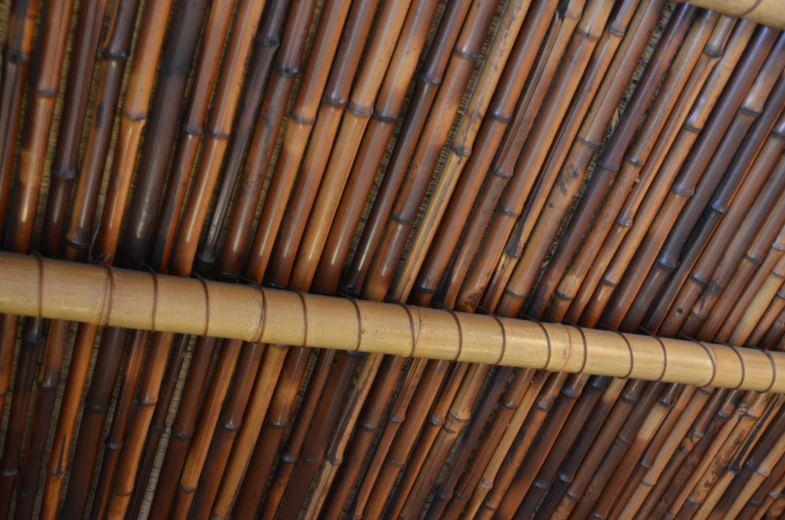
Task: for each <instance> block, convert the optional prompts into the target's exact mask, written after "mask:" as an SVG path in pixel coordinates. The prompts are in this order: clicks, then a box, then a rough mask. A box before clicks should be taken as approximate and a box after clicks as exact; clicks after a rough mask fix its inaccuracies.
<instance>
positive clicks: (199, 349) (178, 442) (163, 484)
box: [134, 337, 218, 518]
mask: <svg viewBox="0 0 785 520" xmlns="http://www.w3.org/2000/svg"><path fill="white" fill-rule="evenodd" d="M217 347H218V339H217V338H208V337H200V338H199V339H197V340H196V345H195V347H194V353H193V357H192V358H191V362H190V365H189V369H188V374H187V375H186V379H185V383H184V384H185V386H184V390H183V394H182V397H181V399H180V402H179V404H178V406H177V415H176V416H175V419H174V422H173V423H172V426H171V434H170V439H169V444H168V445H167V447H166V455H165V456H164V460H163V463H162V466H161V469H160V473H159V477H158V479H159V481H160V484H159V485H158V486H156V492H155V495H154V497H153V502H152V504H151V506H150V516H151V518H164V517H166V516H167V514H168V513H169V509H170V508H171V504H172V501H173V500H174V495H175V492H176V490H177V488H176V486H174V485H173V484H172V483H173V482H176V481H177V479H178V478H179V477H180V474H181V473H182V470H183V463H184V461H185V455H186V451H187V449H188V445H189V442H190V440H191V438H192V437H193V428H194V425H195V424H196V418H197V414H198V412H199V407H200V405H201V404H202V392H200V391H198V390H197V389H204V388H205V387H206V386H207V378H208V376H209V371H210V367H211V361H212V359H213V355H214V353H215V350H216V348H217ZM159 403H160V401H159ZM162 408H164V409H168V406H166V407H163V406H162ZM156 412H157V410H156ZM149 443H150V440H149V439H148V444H149ZM144 484H146V483H144ZM134 488H136V486H134ZM135 492H136V489H135Z"/></svg>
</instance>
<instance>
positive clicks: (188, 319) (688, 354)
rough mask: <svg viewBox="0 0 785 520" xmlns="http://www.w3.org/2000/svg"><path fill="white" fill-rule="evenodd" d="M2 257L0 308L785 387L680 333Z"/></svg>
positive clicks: (745, 359)
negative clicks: (542, 322) (619, 330)
mask: <svg viewBox="0 0 785 520" xmlns="http://www.w3.org/2000/svg"><path fill="white" fill-rule="evenodd" d="M0 266H2V267H3V269H2V270H0V273H1V274H0V276H1V277H0V283H2V285H1V287H3V291H2V295H3V296H2V299H0V306H1V307H0V309H1V310H2V311H3V312H16V313H20V314H22V315H26V316H39V315H40V316H43V317H45V318H52V319H60V320H73V321H81V322H85V323H93V324H108V325H111V326H120V327H126V328H132V329H142V330H153V329H155V330H158V331H167V332H177V333H184V334H200V335H215V336H218V337H228V338H236V339H244V340H248V341H253V340H259V341H263V342H265V343H280V344H295V345H297V344H300V345H303V344H304V345H306V346H319V347H321V348H327V347H332V348H336V349H340V350H353V349H354V350H357V346H358V343H359V347H360V348H359V351H361V352H386V353H390V354H399V355H404V356H414V357H430V358H433V359H448V360H462V361H472V362H483V361H485V362H489V363H492V364H496V363H498V364H501V365H507V366H523V367H527V366H529V367H533V368H544V369H546V370H551V371H554V370H560V371H565V372H586V373H605V374H606V375H614V376H629V377H631V378H638V379H648V380H662V381H666V382H680V383H685V384H698V385H701V386H720V387H723V386H728V387H736V386H737V385H739V383H741V387H740V388H749V389H753V390H759V391H767V390H768V391H771V392H775V393H776V392H780V391H782V390H783V389H785V379H783V377H781V372H780V371H779V370H778V371H777V373H776V374H774V373H773V368H774V367H780V365H781V364H785V359H783V358H785V355H781V354H779V353H772V354H771V355H767V354H764V353H763V352H760V351H755V350H749V349H742V348H733V347H727V346H722V345H712V344H701V345H696V344H695V343H693V342H686V341H680V340H671V339H663V340H662V344H661V343H660V341H657V340H655V339H653V338H651V337H647V336H632V335H626V337H627V338H628V341H629V344H630V345H627V341H624V339H623V338H622V337H621V336H620V335H619V334H616V333H609V332H603V331H594V330H590V329H584V330H583V335H582V334H581V333H580V332H579V329H577V328H576V327H568V326H564V325H547V326H545V331H547V337H546V335H545V334H544V332H543V329H541V328H540V327H539V326H538V325H536V324H533V323H530V322H525V321H517V320H510V319H508V318H498V319H497V318H495V317H492V316H481V315H468V314H460V315H459V314H451V313H449V312H446V311H439V310H431V309H420V308H416V307H401V306H398V305H393V304H380V303H373V302H362V301H356V302H352V301H351V300H344V299H336V298H330V297H323V296H313V295H299V296H298V295H297V294H296V293H290V292H286V291H278V290H272V289H265V290H260V289H259V288H253V287H248V286H240V285H227V284H220V283H217V282H204V283H202V282H200V281H197V280H190V279H182V278H175V277H169V276H156V277H153V276H152V275H151V274H149V273H137V272H133V271H126V270H121V269H114V270H108V269H106V268H103V267H95V266H89V265H82V264H71V263H67V262H60V261H54V260H37V259H35V258H31V257H25V256H20V255H13V254H7V253H3V254H2V255H0ZM153 280H155V283H153ZM42 281H43V284H42V283H41V282H42ZM208 308H209V312H208ZM394 309H398V310H394ZM358 314H359V321H358ZM415 317H416V319H415ZM410 320H411V321H410ZM339 325H340V326H339ZM360 325H361V326H360ZM412 327H414V329H413V330H414V335H412ZM347 330H355V331H356V332H357V333H356V334H348V333H347V332H346V331H347ZM381 330H384V331H387V333H386V334H383V335H381V334H380V333H379V331H381ZM205 332H206V334H205ZM584 336H585V338H586V340H585V346H584V341H583V339H582V338H583V337H584ZM548 339H550V345H551V348H550V350H549V349H548V348H547V343H548V341H547V340H548ZM663 345H664V349H663ZM413 347H414V348H413ZM549 352H550V354H549ZM737 354H738V355H737ZM665 356H667V360H668V363H667V366H665ZM631 359H632V361H633V363H630V361H631ZM742 365H743V366H744V369H742ZM630 369H631V370H630Z"/></svg>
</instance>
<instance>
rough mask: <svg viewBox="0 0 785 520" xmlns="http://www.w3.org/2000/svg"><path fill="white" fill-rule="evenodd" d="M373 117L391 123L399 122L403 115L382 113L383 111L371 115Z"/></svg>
mask: <svg viewBox="0 0 785 520" xmlns="http://www.w3.org/2000/svg"><path fill="white" fill-rule="evenodd" d="M371 117H372V118H374V119H376V120H377V121H381V122H382V123H389V124H393V125H394V124H397V123H398V121H400V120H401V116H396V115H389V116H388V115H386V114H382V113H381V112H374V113H373V115H372V116H371Z"/></svg>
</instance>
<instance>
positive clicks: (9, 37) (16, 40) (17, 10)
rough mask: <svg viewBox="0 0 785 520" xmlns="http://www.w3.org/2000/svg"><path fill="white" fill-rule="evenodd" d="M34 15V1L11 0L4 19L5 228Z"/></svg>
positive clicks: (0, 196) (0, 192) (0, 156)
mask: <svg viewBox="0 0 785 520" xmlns="http://www.w3.org/2000/svg"><path fill="white" fill-rule="evenodd" d="M37 14H38V0H15V1H14V2H13V4H12V5H11V11H10V14H9V19H8V33H7V34H6V41H5V45H4V46H3V54H4V58H3V69H2V71H3V74H2V83H0V99H2V100H3V102H2V106H1V107H0V229H5V228H4V227H3V224H4V223H5V215H6V206H7V205H8V198H9V194H10V193H9V192H10V189H11V179H12V175H13V172H12V168H13V163H14V155H15V150H16V139H17V137H18V136H17V133H18V132H19V126H20V120H21V117H22V95H23V90H24V85H25V81H26V80H27V71H28V67H29V65H30V54H31V52H32V48H33V32H34V31H35V25H36V24H35V20H36V16H37Z"/></svg>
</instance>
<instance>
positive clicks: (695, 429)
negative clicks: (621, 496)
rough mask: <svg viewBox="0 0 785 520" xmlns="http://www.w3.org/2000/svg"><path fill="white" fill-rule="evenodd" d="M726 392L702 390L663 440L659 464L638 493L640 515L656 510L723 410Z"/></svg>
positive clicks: (643, 481) (651, 470)
mask: <svg viewBox="0 0 785 520" xmlns="http://www.w3.org/2000/svg"><path fill="white" fill-rule="evenodd" d="M724 395H725V393H724V392H711V391H709V390H705V389H699V390H698V391H697V392H696V393H695V396H694V398H693V399H692V401H691V402H690V404H689V405H688V406H687V408H686V409H685V411H684V413H683V414H682V417H681V418H680V419H679V421H678V423H677V424H676V426H675V427H674V429H673V431H672V432H671V433H670V434H669V435H668V438H667V439H666V440H665V442H664V443H663V447H662V450H661V452H660V455H659V457H658V458H657V459H656V461H655V464H654V465H653V466H652V467H651V468H650V469H649V470H648V471H647V472H646V475H645V476H644V478H643V480H642V481H641V483H640V484H639V485H638V488H637V490H636V493H635V495H636V499H635V502H636V503H635V504H634V505H633V507H634V509H633V511H634V512H636V513H637V514H636V518H646V517H647V515H650V514H651V513H652V510H653V509H654V507H655V506H656V505H657V503H658V502H659V500H660V499H661V498H662V496H663V494H664V492H665V491H666V487H667V485H668V483H669V482H668V479H669V478H671V477H673V475H674V474H675V473H676V471H677V470H678V468H679V466H680V465H681V463H682V462H683V461H684V459H685V458H686V457H687V455H688V454H689V451H690V450H691V449H692V448H694V446H695V444H696V443H697V442H699V441H700V439H702V438H703V437H704V436H705V432H706V427H707V426H708V424H709V421H711V419H712V417H713V416H714V414H715V413H717V411H718V410H719V407H720V405H721V404H722V402H723V400H724ZM663 474H664V475H665V477H664V478H663ZM631 512H632V511H631Z"/></svg>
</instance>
